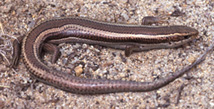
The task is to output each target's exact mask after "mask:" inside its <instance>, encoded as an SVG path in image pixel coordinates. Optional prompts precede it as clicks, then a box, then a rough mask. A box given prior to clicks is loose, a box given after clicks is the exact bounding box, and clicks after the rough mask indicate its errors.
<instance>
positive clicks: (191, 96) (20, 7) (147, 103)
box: [0, 0, 214, 109]
mask: <svg viewBox="0 0 214 109" xmlns="http://www.w3.org/2000/svg"><path fill="white" fill-rule="evenodd" d="M213 7H214V1H213V0H188V1H187V0H181V1H177V0H176V1H172V0H166V1H163V0H141V1H140V2H138V0H112V1H111V0H107V1H103V0H72V2H71V1H70V0H43V1H42V0H1V1H0V24H1V25H0V29H1V30H0V33H1V39H0V45H1V46H0V53H1V55H2V54H5V57H7V58H8V60H11V58H12V57H11V51H10V50H8V49H10V46H11V43H9V42H7V41H8V40H9V39H11V38H10V37H9V38H8V37H7V36H14V37H19V36H24V35H26V34H27V32H28V31H30V29H31V28H32V27H33V26H34V25H35V24H37V23H38V22H40V21H42V20H46V19H50V18H55V17H70V16H79V17H87V18H90V19H95V20H100V21H106V22H113V23H114V22H115V23H128V24H136V25H141V23H142V18H143V17H144V16H159V17H163V18H164V22H162V23H161V24H158V25H187V26H190V27H193V28H196V29H197V30H198V31H199V36H198V37H197V39H196V40H194V41H193V42H191V43H189V44H185V45H184V46H182V47H179V48H175V49H159V50H151V51H147V52H139V53H135V54H133V55H131V56H130V57H125V56H124V51H121V50H114V49H110V48H106V47H101V46H97V45H87V44H61V45H60V47H61V49H60V51H61V52H62V54H63V55H62V56H61V57H60V59H59V60H58V61H57V62H56V63H55V64H51V63H50V61H49V60H50V57H51V55H45V58H44V60H45V63H46V64H47V65H49V66H51V67H54V68H55V69H57V70H63V71H69V72H71V75H74V73H75V72H76V75H79V76H80V77H84V78H94V79H96V78H103V79H106V78H107V79H114V80H133V81H153V80H156V79H158V78H162V77H165V76H166V75H168V74H169V73H172V72H174V71H176V70H179V69H182V68H183V67H184V66H186V65H189V64H191V63H192V62H194V60H195V59H196V58H197V57H198V56H199V55H200V54H202V53H203V52H204V50H205V48H206V47H207V46H209V45H210V44H211V40H212V37H213V36H214V23H213V22H214V9H213ZM5 35H7V36H5ZM6 42H7V43H6ZM2 45H3V46H2ZM3 51H5V52H3ZM6 65H8V62H7V60H5V58H4V57H3V56H0V108H5V109H7V108H9V109H11V108H39V109H41V108H42V109H43V108H111V109H118V108H132V109H135V108H214V93H213V92H214V67H213V66H214V55H213V53H210V54H209V55H208V56H207V58H206V60H205V61H204V62H203V63H201V64H200V65H198V66H197V67H196V68H194V69H192V70H191V71H190V72H189V73H188V74H185V75H184V76H183V77H181V78H178V79H177V80H176V81H174V82H172V83H170V84H169V85H167V86H165V87H163V88H161V89H159V90H156V91H151V92H139V93H133V92H128V93H112V94H104V95H77V94H72V93H68V92H64V91H62V90H59V89H56V88H54V87H52V86H49V85H45V84H43V83H41V82H39V81H36V80H35V79H34V78H31V77H30V75H29V73H28V71H27V70H26V68H25V66H24V64H23V62H22V60H21V61H20V62H19V65H18V66H17V68H15V69H11V68H9V67H7V66H6ZM179 90H180V92H179ZM179 95H180V96H179Z"/></svg>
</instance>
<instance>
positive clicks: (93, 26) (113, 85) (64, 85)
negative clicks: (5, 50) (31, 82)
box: [13, 17, 198, 94]
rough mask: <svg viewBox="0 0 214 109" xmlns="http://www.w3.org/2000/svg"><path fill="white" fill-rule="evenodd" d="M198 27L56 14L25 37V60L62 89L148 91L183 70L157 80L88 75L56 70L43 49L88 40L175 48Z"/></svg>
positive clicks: (35, 74)
mask: <svg viewBox="0 0 214 109" xmlns="http://www.w3.org/2000/svg"><path fill="white" fill-rule="evenodd" d="M197 35H198V31H197V30H196V29H193V28H191V27H187V26H142V25H141V26H138V25H127V24H126V25H125V24H113V23H105V22H100V21H94V20H89V19H85V18H79V17H70V18H56V19H52V20H48V21H44V22H43V23H41V24H39V25H37V26H35V27H34V28H33V29H32V30H31V31H30V32H29V33H28V34H27V35H26V36H25V37H24V39H23V40H22V39H21V38H20V39H19V41H22V54H23V62H24V64H25V66H26V68H27V69H28V71H29V72H30V74H31V75H32V76H33V77H35V78H36V79H38V80H39V81H41V82H43V83H46V84H49V85H52V86H54V87H57V88H59V89H62V90H65V91H69V92H72V93H78V94H103V93H115V92H145V91H152V90H156V89H158V88H160V87H163V86H165V85H167V84H169V83H170V82H172V81H174V80H175V79H176V78H178V77H180V76H182V75H183V74H184V72H181V71H180V72H176V73H173V74H172V75H170V76H167V77H166V78H165V79H159V80H157V81H154V82H135V81H121V80H102V79H96V80H94V79H86V78H80V77H75V76H71V75H69V74H67V73H62V72H60V71H56V70H53V69H52V68H50V67H48V66H47V65H45V64H44V63H43V62H42V60H41V51H42V49H45V50H50V51H52V52H54V54H55V55H54V57H53V60H52V61H53V62H54V61H56V59H57V57H58V56H57V55H56V54H58V52H59V50H58V49H57V47H56V45H57V44H60V43H64V42H75V43H79V42H81V43H88V44H98V45H101V46H107V47H111V48H115V49H123V50H125V55H126V56H129V55H130V54H131V53H132V52H135V51H143V50H150V49H159V48H173V47H178V46H180V45H183V44H184V43H188V42H190V41H191V40H193V39H195V37H196V36H197ZM19 44H20V43H19V42H18V41H14V47H15V49H14V60H13V64H16V63H17V62H18V58H19V52H20V50H19V47H18V45H19Z"/></svg>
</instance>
